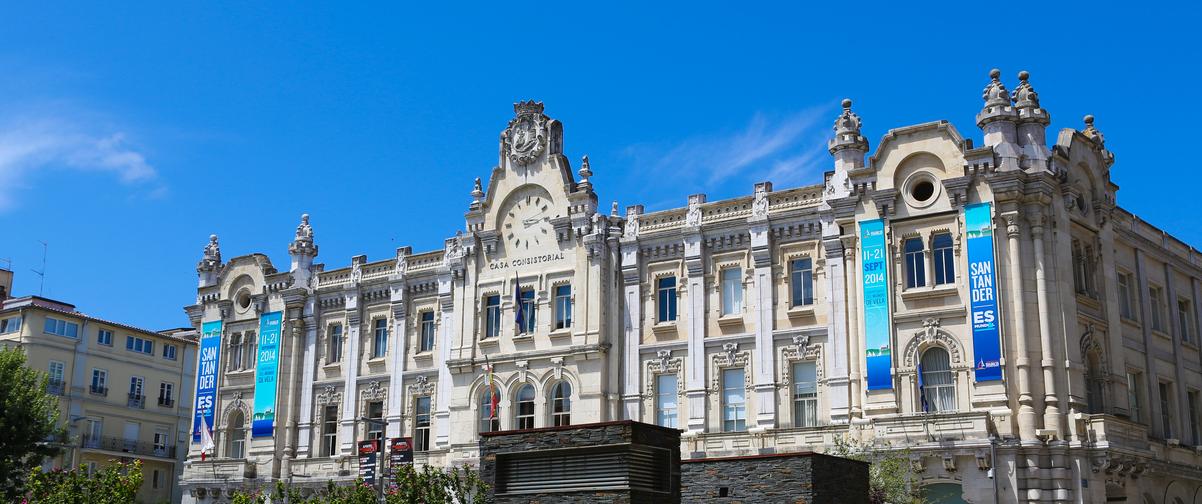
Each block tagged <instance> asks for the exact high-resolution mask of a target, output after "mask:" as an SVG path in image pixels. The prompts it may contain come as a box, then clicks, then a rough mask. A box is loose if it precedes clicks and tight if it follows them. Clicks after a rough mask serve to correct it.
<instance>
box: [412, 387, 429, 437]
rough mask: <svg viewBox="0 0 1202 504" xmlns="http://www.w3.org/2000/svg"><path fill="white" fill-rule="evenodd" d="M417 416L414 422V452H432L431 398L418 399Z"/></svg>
mask: <svg viewBox="0 0 1202 504" xmlns="http://www.w3.org/2000/svg"><path fill="white" fill-rule="evenodd" d="M416 409H417V414H416V415H415V416H414V422H413V449H414V451H429V450H430V396H425V397H419V398H417V404H416Z"/></svg>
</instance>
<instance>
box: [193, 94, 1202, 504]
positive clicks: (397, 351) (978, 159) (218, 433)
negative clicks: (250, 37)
mask: <svg viewBox="0 0 1202 504" xmlns="http://www.w3.org/2000/svg"><path fill="white" fill-rule="evenodd" d="M514 111H515V115H514V118H513V119H512V120H511V121H510V123H509V125H508V126H507V127H506V128H505V129H504V131H503V132H502V134H501V137H500V145H499V164H498V166H496V167H494V168H493V169H492V171H491V173H489V174H488V175H489V176H488V182H487V185H483V184H481V183H480V181H479V179H477V182H476V185H475V187H474V189H473V190H472V192H471V194H470V200H467V201H465V203H466V204H467V213H466V216H465V217H466V218H465V225H464V228H463V229H462V230H460V231H457V232H454V233H453V235H452V236H450V237H449V238H447V239H446V240H445V246H444V247H443V248H442V249H439V250H433V251H426V252H414V251H412V250H411V249H410V248H409V247H401V248H399V249H397V253H396V256H395V257H388V258H383V259H380V260H372V261H369V260H368V259H367V257H365V256H357V257H353V258H351V260H350V265H349V266H344V267H339V268H334V269H327V268H325V267H324V266H323V265H322V264H317V263H314V258H315V257H316V256H317V252H318V247H317V245H316V242H315V240H314V234H313V228H312V227H311V226H310V224H309V222H308V217H307V216H306V217H304V218H303V221H302V223H301V225H300V226H299V227H298V228H297V231H296V239H295V241H293V243H292V244H291V246H290V247H289V252H290V254H291V258H292V260H291V265H290V266H289V268H288V269H287V271H277V270H276V269H275V268H274V266H273V265H272V264H271V262H270V261H269V260H268V259H267V257H266V256H264V255H260V254H252V255H244V256H240V257H236V258H234V259H231V260H228V261H223V260H222V258H221V254H220V250H219V247H218V244H217V238H216V237H215V236H214V237H212V239H211V242H210V245H209V246H208V247H206V251H205V255H204V258H203V260H202V261H201V263H200V265H199V267H198V271H199V274H200V284H199V291H198V296H197V302H196V304H195V305H193V306H189V307H188V308H187V311H188V313H189V315H190V316H191V318H192V321H193V322H194V324H195V325H196V326H197V327H198V328H199V327H202V325H203V324H206V323H214V322H217V321H220V322H221V323H222V325H221V328H219V329H216V332H214V333H213V334H214V335H215V336H217V337H219V338H220V342H221V349H222V350H221V352H222V353H221V358H220V360H221V362H220V364H221V365H220V369H221V370H222V371H221V372H220V373H219V379H218V381H217V383H216V392H215V395H214V397H215V402H214V404H213V416H212V418H213V431H214V433H215V440H216V450H215V453H214V454H213V455H215V456H214V457H213V458H210V459H208V460H207V461H204V462H201V461H200V460H199V446H200V445H199V443H198V442H197V443H194V444H193V445H192V451H191V454H190V463H189V467H188V468H187V470H186V471H185V481H184V484H185V487H186V488H187V489H188V491H189V493H190V495H191V496H193V498H195V499H196V500H198V501H200V502H217V501H220V500H221V499H223V498H224V495H226V494H223V493H222V492H228V489H229V488H231V487H238V486H253V485H257V484H262V483H263V482H266V481H269V480H272V479H285V480H287V479H290V478H299V479H294V480H293V481H294V482H303V481H313V479H324V478H330V477H333V478H343V479H350V478H353V475H354V474H355V471H354V469H355V459H354V457H353V456H352V454H353V453H354V446H355V441H356V440H360V439H364V438H366V437H377V436H383V437H396V436H413V437H414V439H415V444H416V445H417V447H418V450H419V452H418V454H417V461H418V462H420V463H431V464H439V465H447V464H475V463H477V460H478V444H477V443H478V439H479V436H478V432H480V431H481V430H498V429H504V430H509V429H524V428H540V427H546V426H555V425H561V424H563V423H586V422H606V421H613V420H622V419H636V420H640V421H644V422H648V423H658V424H660V425H665V426H672V427H676V428H679V429H682V430H683V431H684V433H683V435H682V453H683V454H684V456H685V458H689V459H696V458H701V457H727V456H747V455H762V454H771V453H786V452H798V451H811V450H812V451H823V450H825V449H827V447H829V446H831V445H832V444H833V443H834V440H835V439H836V438H846V439H849V440H850V442H852V443H861V444H873V443H876V444H880V445H884V444H886V443H887V444H888V445H889V446H892V447H903V446H904V447H907V448H909V451H908V453H909V456H910V457H911V465H912V468H913V469H914V470H915V471H917V473H918V474H919V475H920V477H921V478H922V482H923V484H924V485H931V486H932V488H936V487H937V488H940V489H941V490H940V491H942V492H947V493H962V498H963V499H964V500H965V501H967V502H992V501H993V499H994V493H995V492H996V494H997V495H998V496H999V497H998V499H999V500H998V502H1029V501H1030V502H1053V501H1055V502H1062V501H1063V502H1102V501H1106V500H1111V501H1117V502H1121V501H1123V499H1125V501H1126V502H1141V503H1142V502H1150V503H1157V504H1159V503H1163V502H1169V503H1176V502H1184V503H1190V502H1202V501H1200V500H1199V499H1200V497H1199V493H1198V492H1199V491H1198V489H1199V486H1200V485H1202V470H1200V466H1202V456H1200V454H1199V449H1198V448H1197V447H1198V446H1199V445H1202V441H1200V438H1199V433H1198V420H1197V419H1198V410H1199V407H1200V406H1199V398H1198V394H1199V390H1202V368H1200V366H1199V362H1200V361H1202V355H1200V352H1199V348H1200V346H1199V333H1200V331H1199V325H1198V312H1199V310H1200V308H1199V303H1200V302H1202V283H1200V282H1202V254H1199V252H1198V251H1197V250H1195V249H1194V248H1192V247H1190V246H1188V245H1186V244H1184V243H1182V242H1180V241H1178V240H1176V239H1174V238H1173V237H1171V236H1169V235H1168V234H1166V233H1164V232H1163V231H1161V230H1158V229H1156V228H1155V227H1153V226H1151V225H1149V224H1148V223H1145V222H1143V221H1142V220H1140V219H1139V218H1138V217H1136V216H1134V215H1132V214H1130V213H1128V212H1126V211H1124V210H1123V209H1122V208H1120V207H1118V206H1117V200H1116V194H1117V191H1118V187H1117V186H1116V185H1115V184H1114V183H1113V182H1111V180H1110V169H1111V167H1112V165H1113V163H1114V159H1115V158H1114V156H1113V155H1112V154H1111V152H1110V151H1108V150H1107V149H1106V146H1105V143H1104V138H1103V136H1102V134H1101V132H1100V131H1099V130H1098V129H1097V128H1096V127H1095V126H1094V124H1093V118H1092V117H1088V116H1087V117H1086V118H1085V124H1084V127H1083V128H1082V129H1080V130H1074V129H1064V130H1061V131H1058V132H1054V138H1053V140H1052V142H1050V143H1049V142H1048V139H1047V138H1046V137H1047V127H1048V124H1049V123H1050V117H1049V112H1048V111H1047V110H1045V109H1044V108H1042V105H1041V103H1040V99H1039V96H1038V94H1037V93H1036V92H1035V90H1034V88H1033V86H1032V84H1031V82H1030V81H1029V76H1028V75H1027V74H1026V73H1025V72H1024V73H1022V74H1020V75H1019V82H1018V84H1017V86H1016V87H1015V89H1014V91H1013V92H1010V91H1008V90H1007V89H1006V87H1005V85H1004V84H1003V83H1002V81H1001V78H1000V73H998V72H992V73H991V75H990V81H989V82H988V83H987V87H986V88H985V91H984V93H983V106H982V108H981V110H980V113H979V114H978V116H977V126H978V127H979V128H980V129H981V133H982V136H983V141H982V142H980V144H979V145H978V144H977V142H974V141H973V140H971V139H969V138H965V137H964V136H963V135H962V134H961V133H960V132H959V131H958V130H957V129H956V128H955V127H954V126H952V125H951V124H949V123H948V122H947V121H936V122H930V123H925V124H918V125H912V126H904V127H900V128H896V129H892V130H890V131H889V132H888V133H887V134H886V135H885V136H884V137H883V138H882V139H881V140H880V142H879V143H878V144H877V145H876V147H875V149H870V145H869V143H868V141H867V139H865V138H864V137H863V135H862V134H861V118H860V116H859V115H857V113H855V112H853V111H852V109H851V102H850V101H844V102H843V109H842V112H841V114H839V116H838V117H837V118H836V122H835V127H834V135H833V138H831V139H830V141H829V150H830V152H831V155H832V157H833V162H832V165H831V167H830V170H829V171H828V172H826V173H825V175H824V178H823V180H818V181H815V183H814V184H813V185H808V186H802V187H792V188H774V187H773V186H772V184H771V183H768V182H764V183H760V184H756V185H755V187H754V188H749V189H751V192H750V194H748V195H746V196H743V197H737V198H733V199H727V200H721V201H708V200H707V198H706V196H705V195H704V194H695V195H691V196H688V198H687V201H686V204H685V206H682V207H680V208H673V209H667V210H659V211H646V210H645V209H644V208H643V207H642V206H639V205H634V206H629V207H627V208H626V209H625V211H621V212H620V211H619V209H618V206H617V204H616V203H614V205H613V206H612V208H609V209H606V208H602V207H601V206H600V205H599V204H598V196H597V195H596V194H595V193H594V191H593V186H592V183H591V182H590V178H591V177H592V176H593V172H592V169H591V167H590V165H589V161H588V158H587V156H586V157H584V158H583V160H582V161H581V162H580V164H579V167H578V168H576V167H573V166H572V164H571V163H570V162H569V160H568V157H567V156H566V154H565V152H564V142H563V128H562V125H561V124H560V123H559V122H558V121H556V120H554V119H551V118H550V117H548V116H547V115H546V114H545V113H544V109H543V105H542V104H541V103H534V102H522V103H518V104H516V105H515V107H514ZM970 256H971V257H970ZM267 313H279V314H280V317H281V318H282V326H283V329H282V332H281V333H280V341H279V350H280V352H279V356H278V357H279V361H278V383H279V386H278V397H277V398H276V401H275V407H276V409H277V410H278V414H276V415H275V416H274V431H273V432H274V435H272V436H263V437H255V436H252V435H251V434H250V433H249V432H248V430H247V426H248V422H247V419H248V418H250V415H251V403H252V400H253V395H254V393H255V392H254V389H255V385H254V384H255V381H256V379H255V378H256V376H255V374H256V373H255V371H254V370H253V367H254V366H248V365H247V361H246V359H245V358H243V357H242V356H243V355H254V354H255V345H256V344H257V343H256V342H257V337H256V331H257V330H258V328H259V327H260V325H261V321H260V318H261V315H262V314H267ZM213 327H216V326H213ZM202 348H203V343H202ZM202 352H203V350H202ZM235 357H236V358H238V359H240V360H239V361H238V362H232V361H230V359H232V358H235ZM486 369H492V370H493V373H492V376H493V380H492V382H491V383H493V386H492V387H493V388H492V389H490V388H489V386H488V385H487V384H488V383H489V380H488V379H487V377H488V373H487V372H486V371H485V370H486ZM494 393H495V394H496V398H495V400H494V398H493V395H492V394H494ZM201 409H203V408H198V411H199V410H201ZM494 409H495V411H496V412H497V414H496V415H493V414H492V412H493V411H494ZM364 417H367V418H371V417H374V418H378V419H382V420H383V422H384V424H385V425H386V427H383V428H378V427H371V426H372V425H376V424H373V423H370V422H363V421H360V420H359V419H360V418H364ZM194 439H198V438H196V437H195V436H194ZM991 474H997V476H998V477H997V478H996V480H994V479H991V477H990V475H991ZM306 478H309V479H306ZM949 489H950V490H949Z"/></svg>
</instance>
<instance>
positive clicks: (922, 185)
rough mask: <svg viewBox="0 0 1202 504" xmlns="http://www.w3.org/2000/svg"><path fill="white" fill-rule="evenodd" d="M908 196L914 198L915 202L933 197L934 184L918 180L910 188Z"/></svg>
mask: <svg viewBox="0 0 1202 504" xmlns="http://www.w3.org/2000/svg"><path fill="white" fill-rule="evenodd" d="M910 195H911V196H914V200H915V201H926V200H929V199H931V196H934V195H935V184H932V183H931V181H930V180H920V181H918V182H917V183H915V184H914V187H911V188H910Z"/></svg>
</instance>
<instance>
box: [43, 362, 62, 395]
mask: <svg viewBox="0 0 1202 504" xmlns="http://www.w3.org/2000/svg"><path fill="white" fill-rule="evenodd" d="M66 370H67V365H66V363H63V362H60V361H53V360H52V361H50V367H49V369H48V370H47V380H46V387H47V389H48V390H49V391H50V393H51V394H56V395H62V394H63V392H64V391H65V390H66V386H65V385H66V382H65V381H64V379H65V375H66Z"/></svg>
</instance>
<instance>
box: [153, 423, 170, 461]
mask: <svg viewBox="0 0 1202 504" xmlns="http://www.w3.org/2000/svg"><path fill="white" fill-rule="evenodd" d="M168 439H169V438H168V437H167V431H165V430H155V431H154V441H153V444H154V454H155V456H157V457H166V456H167V441H168Z"/></svg>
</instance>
